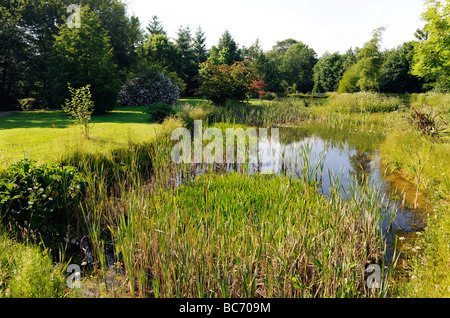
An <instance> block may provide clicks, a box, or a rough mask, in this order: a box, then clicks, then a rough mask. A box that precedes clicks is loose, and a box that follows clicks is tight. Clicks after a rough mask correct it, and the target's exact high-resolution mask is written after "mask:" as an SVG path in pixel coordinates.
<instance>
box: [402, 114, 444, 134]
mask: <svg viewBox="0 0 450 318" xmlns="http://www.w3.org/2000/svg"><path fill="white" fill-rule="evenodd" d="M411 108H412V110H413V111H412V113H411V115H410V116H409V117H408V120H409V121H410V123H411V124H412V125H413V126H414V127H415V128H417V129H418V130H419V131H420V132H421V133H423V134H425V135H429V136H432V137H436V136H439V135H440V134H442V133H444V132H447V133H448V131H446V130H447V129H448V124H447V123H446V122H445V121H444V118H443V117H442V115H441V114H440V113H437V112H436V111H435V110H434V109H432V110H428V111H426V110H423V111H421V110H417V109H416V108H414V107H411Z"/></svg>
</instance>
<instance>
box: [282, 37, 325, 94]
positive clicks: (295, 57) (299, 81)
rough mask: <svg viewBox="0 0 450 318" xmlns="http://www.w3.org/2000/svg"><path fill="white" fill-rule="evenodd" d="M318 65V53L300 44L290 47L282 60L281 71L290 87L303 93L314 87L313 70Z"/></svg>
mask: <svg viewBox="0 0 450 318" xmlns="http://www.w3.org/2000/svg"><path fill="white" fill-rule="evenodd" d="M316 63H317V58H316V52H315V51H314V50H313V49H311V48H309V47H308V46H307V45H306V44H303V43H302V42H298V43H296V44H293V45H291V46H289V48H288V49H287V50H286V52H285V54H284V55H283V57H282V59H281V65H280V66H279V70H280V73H281V76H282V80H284V81H286V82H287V84H288V87H292V86H294V84H295V85H296V87H297V90H298V91H300V92H302V93H307V92H311V91H312V89H313V87H314V79H313V68H314V66H315V64H316Z"/></svg>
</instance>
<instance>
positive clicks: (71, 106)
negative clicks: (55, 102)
mask: <svg viewBox="0 0 450 318" xmlns="http://www.w3.org/2000/svg"><path fill="white" fill-rule="evenodd" d="M90 87H91V85H86V86H85V87H80V88H78V89H75V88H73V87H71V86H70V84H69V91H70V94H71V99H66V103H65V104H64V105H63V106H62V109H63V110H64V111H65V112H66V113H67V114H68V115H69V116H70V117H71V118H72V119H73V120H74V121H75V123H76V124H78V125H81V126H82V127H83V128H84V135H85V137H86V139H89V122H90V121H91V115H92V112H93V111H94V102H93V101H92V99H91V98H92V95H91V92H90Z"/></svg>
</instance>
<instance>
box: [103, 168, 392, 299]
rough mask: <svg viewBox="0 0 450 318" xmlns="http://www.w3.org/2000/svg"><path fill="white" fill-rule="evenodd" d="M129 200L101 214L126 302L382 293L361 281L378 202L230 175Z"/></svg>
mask: <svg viewBox="0 0 450 318" xmlns="http://www.w3.org/2000/svg"><path fill="white" fill-rule="evenodd" d="M338 187H339V186H337V187H336V188H338ZM128 190H129V191H128V192H127V193H124V194H123V195H122V197H121V199H120V200H115V201H114V202H110V205H109V207H108V208H106V209H104V211H103V214H104V215H107V218H108V219H109V221H110V223H109V228H110V229H111V231H112V236H113V240H114V242H116V251H117V252H118V253H119V252H120V253H121V255H123V263H124V265H125V270H126V272H127V275H128V277H129V279H130V284H131V286H130V292H131V293H138V295H139V296H141V297H143V296H151V297H169V298H171V297H200V298H203V297H219V298H220V297H269V298H270V297H365V296H380V295H381V294H382V293H385V292H386V286H384V287H383V288H382V289H380V290H377V292H376V293H371V291H369V290H368V289H367V288H366V286H365V278H364V275H365V274H364V271H365V266H366V265H367V264H368V263H373V262H377V260H378V261H380V259H379V258H378V255H379V254H378V252H379V251H380V249H383V246H384V245H383V244H384V241H383V239H382V235H381V232H380V228H379V224H380V223H379V218H380V211H381V203H380V201H379V199H380V198H379V197H377V195H376V194H375V195H369V194H367V195H366V196H363V198H362V199H361V198H359V197H358V196H356V195H355V196H354V197H353V200H349V201H347V200H344V199H342V198H341V197H340V196H339V195H338V194H337V192H338V190H336V191H335V192H334V193H333V194H332V195H331V198H329V200H328V201H327V200H326V199H325V197H324V196H323V195H322V194H320V193H319V192H318V190H317V189H316V188H315V187H313V186H309V185H307V184H306V183H303V182H302V181H300V180H298V179H292V178H289V177H279V176H273V177H271V176H264V175H254V176H251V177H250V176H246V175H242V174H236V173H231V174H227V175H205V176H203V177H198V179H197V181H195V182H193V183H188V184H186V185H184V186H181V187H179V188H177V189H175V190H170V189H167V190H163V189H159V190H158V191H157V192H153V193H151V194H147V192H145V191H143V189H140V188H139V187H138V188H136V187H135V188H132V189H128ZM367 193H369V192H367ZM97 207H100V205H97ZM119 211H120V213H119Z"/></svg>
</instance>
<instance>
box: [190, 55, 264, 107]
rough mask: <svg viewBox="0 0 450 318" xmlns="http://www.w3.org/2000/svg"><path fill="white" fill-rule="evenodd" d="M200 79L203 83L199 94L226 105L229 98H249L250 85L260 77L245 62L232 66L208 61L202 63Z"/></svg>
mask: <svg viewBox="0 0 450 318" xmlns="http://www.w3.org/2000/svg"><path fill="white" fill-rule="evenodd" d="M248 63H249V62H248ZM199 79H200V83H201V85H200V88H199V92H198V94H199V95H202V96H204V97H205V98H207V99H209V100H211V101H212V102H213V103H215V104H216V105H225V103H226V102H227V100H236V101H246V100H248V99H249V97H250V91H251V90H250V86H251V84H252V83H253V81H255V80H257V79H258V75H257V74H256V72H255V70H254V68H252V67H249V66H246V64H245V62H235V63H234V64H233V65H231V66H230V65H228V64H221V65H214V64H212V63H211V62H209V61H206V62H205V63H202V65H201V69H200V74H199Z"/></svg>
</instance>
